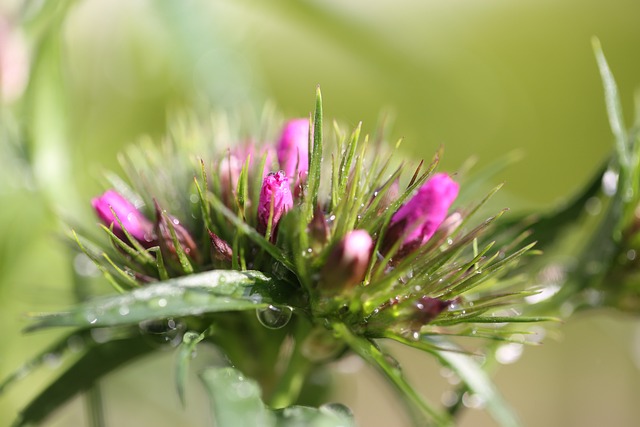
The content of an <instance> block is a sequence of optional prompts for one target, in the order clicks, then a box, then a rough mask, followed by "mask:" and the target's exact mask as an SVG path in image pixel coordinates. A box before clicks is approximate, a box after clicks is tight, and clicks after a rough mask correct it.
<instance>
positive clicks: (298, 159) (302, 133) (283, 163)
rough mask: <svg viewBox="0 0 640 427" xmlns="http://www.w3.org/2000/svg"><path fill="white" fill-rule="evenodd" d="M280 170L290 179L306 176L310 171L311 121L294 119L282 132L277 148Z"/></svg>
mask: <svg viewBox="0 0 640 427" xmlns="http://www.w3.org/2000/svg"><path fill="white" fill-rule="evenodd" d="M277 153H278V162H279V163H280V168H281V169H282V170H283V171H284V173H285V174H286V175H287V176H288V177H297V176H302V175H304V174H305V173H306V172H307V170H308V169H309V119H294V120H290V121H289V122H287V123H286V124H285V126H284V128H283V130H282V134H281V136H280V140H279V141H278V147H277Z"/></svg>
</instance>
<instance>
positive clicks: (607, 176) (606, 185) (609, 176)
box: [602, 169, 618, 197]
mask: <svg viewBox="0 0 640 427" xmlns="http://www.w3.org/2000/svg"><path fill="white" fill-rule="evenodd" d="M617 189H618V173H617V172H615V171H612V170H611V169H609V170H608V171H606V172H605V173H604V175H602V191H604V194H606V195H607V196H609V197H611V196H613V195H614V194H616V190H617Z"/></svg>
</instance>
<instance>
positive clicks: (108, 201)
mask: <svg viewBox="0 0 640 427" xmlns="http://www.w3.org/2000/svg"><path fill="white" fill-rule="evenodd" d="M91 204H92V205H93V209H95V211H96V214H97V215H98V217H100V219H101V220H102V222H103V223H104V224H105V225H106V226H107V227H113V233H114V234H115V235H116V236H118V237H119V238H120V239H121V240H122V241H124V242H126V241H127V237H126V235H125V234H124V231H122V227H124V228H125V229H126V230H127V232H128V233H129V234H130V235H131V236H132V237H133V238H135V239H136V240H137V241H138V242H140V243H141V244H142V246H144V247H145V248H150V247H152V246H155V245H156V242H155V236H154V234H153V223H152V222H151V221H149V220H148V219H147V218H146V217H145V216H144V215H142V213H141V212H140V211H139V210H137V209H136V207H135V206H133V204H131V202H129V201H128V200H127V199H125V198H124V197H123V196H122V195H121V194H119V193H118V192H117V191H115V190H107V191H106V192H105V193H104V194H103V195H102V196H100V197H96V198H94V199H93V200H91ZM116 217H117V219H116ZM118 220H119V221H120V222H118ZM120 223H122V227H121V226H120Z"/></svg>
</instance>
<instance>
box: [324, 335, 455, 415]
mask: <svg viewBox="0 0 640 427" xmlns="http://www.w3.org/2000/svg"><path fill="white" fill-rule="evenodd" d="M333 328H334V330H335V331H336V332H337V333H338V334H339V335H340V336H341V337H342V339H344V341H345V342H346V343H347V344H348V345H349V347H351V349H352V350H353V351H354V352H355V353H356V354H358V355H359V356H360V357H362V358H363V359H364V360H365V361H366V362H368V363H369V364H371V365H372V366H374V367H376V368H377V369H378V370H380V372H382V374H383V375H384V376H385V377H386V378H387V379H388V380H389V381H390V382H391V383H392V384H393V385H394V387H395V388H396V390H397V391H398V392H399V394H400V396H401V398H402V399H401V400H402V402H403V403H405V404H406V405H407V406H408V407H409V409H410V413H411V416H412V417H413V421H414V424H416V425H425V423H426V425H433V424H435V425H438V426H450V425H452V424H453V420H452V418H451V417H450V416H449V414H448V413H446V412H443V411H439V410H438V409H436V408H434V407H433V406H432V405H431V404H430V403H429V402H427V401H426V400H425V399H424V398H423V397H422V396H420V394H418V393H417V392H416V391H415V390H414V389H413V388H412V387H411V385H410V384H409V383H407V381H406V380H405V379H404V376H403V375H402V373H401V372H400V369H399V368H398V367H397V366H394V365H393V364H392V363H390V362H389V360H388V358H387V356H386V355H385V354H384V353H382V352H381V351H380V350H379V349H378V348H377V347H376V346H375V345H374V343H372V342H371V341H369V340H367V339H364V338H360V337H357V336H355V335H353V333H352V332H351V331H350V330H349V329H348V328H347V326H345V325H343V324H341V323H336V324H334V325H333ZM418 415H421V416H420V417H419V416H418Z"/></svg>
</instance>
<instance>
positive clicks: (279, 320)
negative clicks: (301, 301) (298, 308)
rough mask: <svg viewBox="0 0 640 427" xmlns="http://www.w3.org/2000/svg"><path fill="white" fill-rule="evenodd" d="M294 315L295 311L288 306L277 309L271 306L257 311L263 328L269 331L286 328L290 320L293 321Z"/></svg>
mask: <svg viewBox="0 0 640 427" xmlns="http://www.w3.org/2000/svg"><path fill="white" fill-rule="evenodd" d="M292 314H293V311H292V310H291V308H290V307H287V306H283V307H276V306H274V305H269V306H268V307H265V308H259V309H257V310H256V316H257V317H258V321H259V322H260V323H262V326H264V327H265V328H268V329H280V328H283V327H285V326H286V325H287V324H288V323H289V320H291V316H292Z"/></svg>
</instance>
